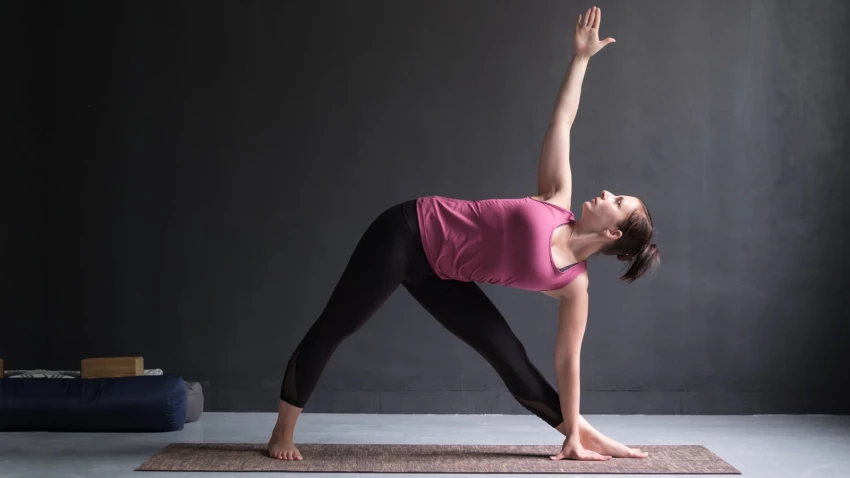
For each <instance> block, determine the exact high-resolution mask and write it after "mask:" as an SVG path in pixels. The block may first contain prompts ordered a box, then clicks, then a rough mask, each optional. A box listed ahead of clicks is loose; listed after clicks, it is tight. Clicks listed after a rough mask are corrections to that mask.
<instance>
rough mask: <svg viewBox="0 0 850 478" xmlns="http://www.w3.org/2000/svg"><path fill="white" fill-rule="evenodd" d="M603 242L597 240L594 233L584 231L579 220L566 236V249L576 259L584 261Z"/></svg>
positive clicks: (595, 251) (599, 248) (596, 235)
mask: <svg viewBox="0 0 850 478" xmlns="http://www.w3.org/2000/svg"><path fill="white" fill-rule="evenodd" d="M603 246H604V244H603V243H602V241H600V240H599V235H598V234H596V233H592V232H588V231H585V230H584V228H583V227H582V225H581V223H580V222H576V223H575V224H574V225H573V227H572V230H571V231H570V234H569V236H567V249H569V251H570V252H571V253H572V254H573V257H575V259H576V261H578V262H582V261H586V260H587V259H588V258H590V256H592V255H594V254H596V253H597V252H599V251H600V250H602V247H603Z"/></svg>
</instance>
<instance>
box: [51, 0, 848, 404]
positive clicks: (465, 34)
mask: <svg viewBox="0 0 850 478" xmlns="http://www.w3.org/2000/svg"><path fill="white" fill-rule="evenodd" d="M598 5H599V6H601V7H602V8H603V9H604V12H605V18H604V22H603V27H602V34H603V35H605V36H609V35H610V36H613V37H615V38H616V39H617V40H618V42H617V43H616V44H614V45H612V46H610V47H608V48H606V49H605V50H604V51H603V52H602V53H601V54H600V55H599V56H597V57H595V58H594V59H593V60H592V62H591V65H590V68H589V70H588V72H587V77H586V79H585V87H584V93H583V96H582V103H581V109H580V111H579V114H578V119H577V123H576V125H575V127H574V130H573V135H572V152H573V158H572V159H573V171H574V180H575V184H574V194H575V197H576V198H577V199H576V202H578V201H579V200H580V199H581V198H587V197H591V196H593V195H595V194H597V193H598V192H599V191H600V190H601V189H602V188H606V189H609V190H611V191H614V192H616V193H625V194H634V195H638V196H640V197H642V198H643V199H645V201H646V203H647V204H648V205H649V207H650V209H651V211H652V213H653V217H654V219H655V222H656V226H657V230H658V236H657V243H658V244H659V246H660V249H661V251H662V255H663V260H664V265H663V267H662V269H661V270H660V272H659V273H658V274H657V275H656V276H654V277H652V278H649V279H645V280H641V281H639V282H638V283H636V284H634V285H631V286H626V285H624V284H621V283H618V282H617V280H616V276H617V273H618V271H619V265H620V264H619V263H617V262H616V261H613V260H605V259H600V260H598V261H592V262H591V266H590V274H591V277H592V285H591V312H590V319H589V326H588V329H587V333H586V336H585V342H584V346H583V357H582V387H583V392H582V408H581V409H582V412H584V413H686V414H689V413H809V412H817V413H846V412H847V411H848V403H850V402H848V398H850V396H848V392H847V391H846V389H847V387H846V384H844V383H842V382H841V381H840V380H837V379H836V377H837V376H838V375H839V372H840V371H841V370H842V369H844V370H845V371H846V367H847V365H848V352H847V349H846V347H844V346H843V345H844V341H845V340H846V337H847V336H848V331H850V330H848V329H849V328H848V325H847V321H846V320H845V318H846V317H847V315H848V314H847V311H846V303H847V301H846V297H844V291H845V289H846V287H847V285H848V280H847V279H846V271H847V270H848V266H850V255H848V254H847V253H846V252H845V251H844V245H845V243H846V239H845V238H844V231H846V228H847V223H848V219H850V217H848V216H850V213H848V212H847V211H848V210H847V207H846V206H847V204H846V196H845V194H843V192H844V191H843V187H844V185H845V184H846V180H847V173H848V169H850V167H849V166H848V165H847V153H848V147H847V141H846V134H847V133H846V132H847V131H848V115H850V113H848V110H847V96H846V89H845V84H847V79H848V78H847V76H848V75H847V73H848V67H847V62H846V58H847V56H848V55H847V53H848V52H847V46H846V45H847V42H846V33H845V25H846V22H847V16H848V15H847V7H846V6H845V4H844V3H843V2H841V1H820V2H794V1H788V2H773V1H770V2H768V1H749V2H743V1H715V0H711V1H708V0H706V1H689V2H684V1H664V2H661V1H642V2H628V1H621V2H615V1H604V2H601V3H599V4H598ZM588 6H590V4H589V3H586V2H576V1H570V2H563V1H546V2H544V1H535V2H523V3H521V4H520V3H518V2H512V1H499V2H496V1H483V0H482V1H464V2H456V1H448V0H446V1H427V2H425V1H417V2H395V1H385V2H377V1H359V2H348V1H333V2H299V3H295V2H226V1H216V2H209V1H203V2H162V3H150V2H103V3H85V2H73V3H64V2H63V3H57V4H56V5H54V6H53V7H52V8H51V9H50V12H49V15H48V16H49V18H50V31H49V33H50V46H51V51H52V56H51V58H52V62H51V68H52V70H51V73H52V75H51V77H50V78H51V82H52V83H51V85H50V89H49V91H50V93H51V95H52V96H51V98H53V102H52V109H51V113H52V114H51V123H50V124H51V128H50V142H49V145H50V149H51V151H50V153H51V158H52V159H53V161H54V163H53V168H52V169H51V173H50V175H49V185H50V195H49V197H48V201H49V202H48V205H49V210H50V215H49V218H48V219H49V220H48V223H47V229H48V231H49V236H48V237H49V243H48V245H47V246H46V248H45V250H46V252H47V256H48V257H49V260H48V262H47V263H48V265H49V271H48V274H47V276H46V280H47V284H48V288H47V291H48V295H49V301H48V310H47V312H48V317H49V320H50V330H51V334H50V335H49V336H48V337H47V340H48V351H49V352H48V359H47V360H46V362H45V364H44V366H48V367H56V368H64V367H74V366H76V365H77V364H78V360H79V359H80V358H82V357H85V356H93V355H117V354H121V355H126V354H139V355H143V356H144V357H145V360H146V366H147V367H158V368H162V369H164V370H166V371H168V372H177V373H181V374H183V375H184V377H185V378H186V379H188V380H196V381H201V382H202V383H203V384H204V385H205V387H206V392H207V394H208V395H207V402H206V403H207V405H208V409H210V410H230V411H247V410H262V411H272V410H275V407H276V404H277V394H278V389H279V383H280V380H281V378H282V373H283V370H284V367H285V365H286V362H287V360H288V358H289V355H290V354H291V353H292V351H293V350H294V348H295V346H296V345H297V344H298V342H299V340H300V339H301V337H302V336H303V334H304V333H305V332H306V331H307V329H308V327H309V326H310V325H311V323H312V321H313V320H314V319H315V317H316V316H317V314H318V313H319V312H320V311H321V309H322V307H323V306H324V303H325V301H326V299H327V298H328V295H329V293H330V291H331V290H332V288H333V287H334V285H335V284H336V281H337V278H338V277H339V274H340V273H341V272H342V268H343V266H344V265H345V263H346V260H347V259H348V256H349V254H350V253H351V251H352V250H353V248H354V245H355V243H356V241H357V239H358V238H359V236H360V234H361V233H362V232H363V230H364V229H365V228H366V226H367V225H368V224H369V222H370V221H371V220H372V219H373V218H374V217H375V216H376V215H377V214H378V213H380V212H381V211H382V210H383V209H385V208H386V207H388V206H390V205H392V204H395V203H396V202H398V201H401V200H404V199H408V198H413V197H416V196H421V195H429V194H439V195H446V196H453V197H459V198H464V199H478V198H488V197H518V196H524V195H529V194H534V193H536V191H535V186H536V174H537V157H538V156H537V155H538V153H539V149H540V144H541V141H542V138H543V135H544V133H545V129H546V126H547V123H548V119H549V115H550V113H551V108H552V105H553V101H554V96H555V94H556V92H557V88H558V86H559V83H560V81H561V78H562V75H563V74H564V72H565V68H566V66H567V62H568V59H569V55H570V51H571V36H572V27H573V23H574V20H575V15H576V14H577V13H579V12H581V11H583V10H584V9H586V8H587V7H588ZM485 290H486V292H487V293H488V294H489V295H490V296H491V297H492V299H493V300H494V302H495V303H496V304H497V305H498V306H499V307H500V309H501V310H502V311H503V312H504V314H505V316H506V317H507V319H508V321H509V323H510V324H511V326H512V327H513V328H514V330H515V331H516V333H517V335H518V336H519V337H520V339H521V340H523V342H524V343H525V344H526V346H527V349H528V353H529V355H530V356H531V357H532V359H533V360H534V361H535V362H536V363H537V364H539V367H540V369H541V370H542V371H543V372H544V374H545V375H546V376H548V377H549V378H550V379H551V381H552V383H554V381H555V376H554V370H553V367H552V364H551V356H552V351H553V347H554V343H553V339H552V337H553V334H554V332H555V330H556V327H557V324H556V305H557V304H556V302H555V301H553V300H552V299H550V298H547V297H545V296H543V295H541V294H532V293H529V292H523V291H518V290H512V289H506V288H500V287H495V286H487V287H485ZM306 411H307V412H363V413H527V412H526V411H525V410H524V409H523V408H521V407H520V406H519V405H518V404H517V403H516V402H515V401H514V399H513V398H512V397H511V396H510V394H509V393H507V391H506V389H505V387H504V385H503V383H502V382H501V380H500V379H499V377H498V376H497V375H496V374H495V372H494V371H492V369H491V368H490V367H489V365H488V364H487V363H486V362H485V361H484V360H483V359H482V358H480V357H479V356H477V355H476V354H475V353H474V352H473V351H472V350H471V349H470V348H469V347H468V346H467V345H465V344H464V343H462V342H461V341H459V340H458V339H456V338H454V337H453V336H451V335H450V334H449V333H448V332H446V331H445V330H443V329H442V328H441V327H440V326H439V325H438V324H437V322H436V321H435V320H433V319H432V318H431V317H429V316H428V315H427V313H426V312H424V311H423V310H422V309H421V308H420V307H419V306H418V305H416V303H415V302H414V301H413V300H412V299H411V298H410V297H409V296H408V295H407V294H406V293H405V292H404V291H403V290H400V291H399V292H398V293H397V294H395V295H394V296H392V297H391V298H390V300H389V301H388V302H387V304H386V305H385V307H384V308H382V309H381V310H380V311H379V312H378V313H377V314H376V315H375V316H374V317H373V319H372V320H371V321H370V322H368V323H367V324H366V325H365V326H364V327H363V328H362V329H361V331H360V332H359V333H358V334H355V336H353V337H351V338H349V339H348V340H347V341H345V342H344V343H343V344H342V345H341V346H340V347H339V348H338V349H337V351H336V354H335V355H334V357H333V358H332V360H331V362H330V363H329V364H328V367H327V368H326V369H325V373H324V375H323V377H322V379H321V381H320V383H319V387H318V389H317V390H316V392H315V393H314V395H313V397H312V400H311V401H310V403H308V405H307V408H306Z"/></svg>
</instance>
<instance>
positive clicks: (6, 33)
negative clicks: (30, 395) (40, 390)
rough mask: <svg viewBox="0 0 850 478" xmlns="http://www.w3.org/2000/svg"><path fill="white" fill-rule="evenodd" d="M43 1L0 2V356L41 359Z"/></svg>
mask: <svg viewBox="0 0 850 478" xmlns="http://www.w3.org/2000/svg"><path fill="white" fill-rule="evenodd" d="M44 12H45V10H44V4H43V2H39V1H14V0H10V1H4V2H3V3H2V5H0V57H2V63H0V64H2V71H3V73H2V75H0V85H2V88H0V97H2V107H1V108H2V111H3V113H2V115H3V119H4V121H3V128H0V131H2V136H0V138H2V153H0V358H2V359H4V367H5V368H6V369H18V368H28V367H31V366H33V365H36V364H38V363H43V361H44V360H45V355H44V346H43V345H44V339H43V333H44V330H45V329H44V326H45V320H46V317H45V313H44V312H45V310H44V303H45V292H46V289H45V285H44V280H43V278H44V273H45V270H44V266H45V255H44V238H45V227H46V224H47V221H46V217H45V214H46V212H47V209H46V203H45V185H46V183H45V174H46V169H47V163H46V156H45V153H46V147H45V146H46V137H45V135H46V116H47V115H46V113H47V110H46V108H47V104H48V103H47V98H46V97H45V95H44V88H45V81H46V77H47V61H48V60H47V57H46V55H47V45H46V43H45V41H44V28H43V25H42V21H43V18H44Z"/></svg>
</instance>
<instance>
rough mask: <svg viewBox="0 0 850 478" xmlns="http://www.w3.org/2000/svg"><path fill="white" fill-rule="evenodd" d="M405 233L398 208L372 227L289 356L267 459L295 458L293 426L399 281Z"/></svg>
mask: <svg viewBox="0 0 850 478" xmlns="http://www.w3.org/2000/svg"><path fill="white" fill-rule="evenodd" d="M407 227H408V226H407V224H406V223H405V218H404V215H403V213H402V211H401V208H400V207H399V206H394V207H392V208H390V209H388V210H387V211H385V212H384V213H382V214H381V215H379V216H378V218H377V219H375V221H373V222H372V224H371V225H370V226H369V228H368V229H367V230H366V232H365V233H364V234H363V236H362V237H361V238H360V241H359V242H358V243H357V246H356V247H355V249H354V252H353V253H352V254H351V258H350V259H349V261H348V264H347V265H346V267H345V270H344V271H343V273H342V276H341V277H340V279H339V281H338V282H337V284H336V287H335V288H334V290H333V292H332V293H331V296H330V298H329V300H328V302H327V304H326V305H325V308H324V310H323V311H322V313H321V314H320V315H319V317H318V318H317V319H316V321H315V322H314V323H313V325H312V326H311V327H310V329H309V330H308V331H307V333H306V335H305V336H304V338H303V339H302V340H301V342H300V343H299V344H298V346H297V347H296V348H295V351H294V352H293V353H292V356H291V357H290V359H289V362H288V364H287V367H286V373H285V374H284V378H283V382H282V383H281V389H280V402H279V404H278V405H279V407H278V421H277V423H276V425H275V429H274V431H273V432H272V438H271V440H270V441H269V446H268V448H269V453H270V454H271V456H272V457H275V458H283V459H300V458H301V455H300V454H299V453H298V450H297V449H296V448H295V447H294V445H293V434H294V429H295V422H296V421H297V419H298V416H299V414H300V413H301V410H302V409H303V408H304V405H305V404H306V403H307V400H308V399H309V398H310V395H311V394H312V393H313V389H314V388H315V387H316V383H317V382H318V381H319V377H320V376H321V374H322V372H323V371H324V369H325V366H326V365H327V363H328V361H329V360H330V358H331V355H332V354H333V352H334V351H335V350H336V348H337V347H338V346H339V344H340V343H341V342H342V341H343V340H344V339H345V338H346V337H348V336H350V335H351V334H353V333H354V332H356V331H357V330H358V329H360V327H362V326H363V324H364V323H366V321H367V320H368V319H369V318H370V317H372V315H374V313H375V312H376V311H377V310H378V308H379V307H380V306H381V305H382V304H383V303H384V302H385V301H386V300H387V298H389V297H390V295H392V293H393V291H395V290H396V289H397V288H398V286H399V284H401V281H402V280H404V277H405V273H406V270H407V263H408V257H407V251H408V250H409V244H410V241H411V235H410V231H409V229H407Z"/></svg>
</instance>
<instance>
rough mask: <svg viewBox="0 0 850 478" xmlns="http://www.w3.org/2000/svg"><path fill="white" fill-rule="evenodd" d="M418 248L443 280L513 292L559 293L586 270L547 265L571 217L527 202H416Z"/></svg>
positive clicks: (580, 265)
mask: <svg viewBox="0 0 850 478" xmlns="http://www.w3.org/2000/svg"><path fill="white" fill-rule="evenodd" d="M416 211H417V213H418V215H419V230H420V234H421V236H422V246H423V248H424V249H425V255H426V257H427V258H428V262H429V263H430V265H431V268H432V269H434V272H436V274H437V276H439V277H440V278H442V279H455V280H459V281H464V282H482V283H488V284H499V285H503V286H508V287H515V288H518V289H525V290H533V291H545V290H555V289H559V288H561V287H563V286H565V285H567V284H569V283H570V281H572V280H573V279H574V278H575V277H577V276H578V275H580V274H581V273H583V272H584V271H586V270H587V263H586V261H582V262H579V263H578V264H576V265H574V266H572V267H570V268H569V269H566V270H565V271H561V270H560V269H558V267H557V266H555V261H554V260H553V259H552V247H551V244H552V235H553V233H554V232H555V228H557V227H558V226H559V225H562V224H569V223H572V222H574V221H575V216H574V215H573V213H572V212H570V211H569V210H567V209H564V208H562V207H560V206H555V205H554V204H549V203H545V202H542V201H538V200H536V199H532V198H531V197H525V198H518V199H484V200H476V201H468V200H463V199H453V198H447V197H442V196H427V197H420V198H418V199H417V200H416Z"/></svg>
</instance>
